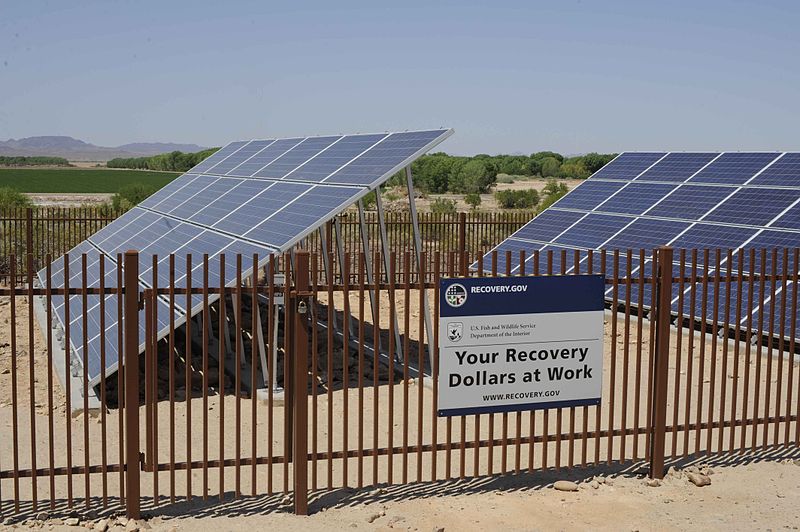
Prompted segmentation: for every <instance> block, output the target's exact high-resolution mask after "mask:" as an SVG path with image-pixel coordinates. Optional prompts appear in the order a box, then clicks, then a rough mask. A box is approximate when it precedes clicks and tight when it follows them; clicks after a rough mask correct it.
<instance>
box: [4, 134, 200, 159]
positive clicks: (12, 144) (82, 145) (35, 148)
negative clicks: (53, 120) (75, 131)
mask: <svg viewBox="0 0 800 532" xmlns="http://www.w3.org/2000/svg"><path fill="white" fill-rule="evenodd" d="M204 149H205V148H204V147H203V146H198V145H197V144H175V143H171V142H134V143H131V144H123V145H122V146H116V147H113V148H112V147H105V146H96V145H94V144H90V143H88V142H84V141H82V140H78V139H74V138H72V137H66V136H44V137H28V138H24V139H9V140H6V141H2V140H0V155H21V156H33V155H46V156H51V157H64V158H65V159H68V160H70V161H108V160H109V159H114V158H117V157H148V156H150V155H158V154H159V153H168V152H171V151H182V152H196V151H201V150H204Z"/></svg>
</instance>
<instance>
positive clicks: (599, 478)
mask: <svg viewBox="0 0 800 532" xmlns="http://www.w3.org/2000/svg"><path fill="white" fill-rule="evenodd" d="M594 479H595V481H597V482H599V483H600V484H605V483H606V477H594Z"/></svg>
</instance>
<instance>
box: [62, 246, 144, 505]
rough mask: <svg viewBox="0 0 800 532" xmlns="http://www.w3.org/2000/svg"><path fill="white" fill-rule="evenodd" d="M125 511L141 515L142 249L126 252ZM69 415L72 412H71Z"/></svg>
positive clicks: (124, 324)
mask: <svg viewBox="0 0 800 532" xmlns="http://www.w3.org/2000/svg"><path fill="white" fill-rule="evenodd" d="M124 274H125V302H124V305H125V316H124V320H123V326H124V328H125V436H126V438H125V471H126V474H125V491H126V493H127V497H126V498H125V514H126V515H127V516H128V519H139V505H140V501H139V281H138V279H139V253H138V252H136V251H126V252H125V267H124ZM67 415H69V413H67Z"/></svg>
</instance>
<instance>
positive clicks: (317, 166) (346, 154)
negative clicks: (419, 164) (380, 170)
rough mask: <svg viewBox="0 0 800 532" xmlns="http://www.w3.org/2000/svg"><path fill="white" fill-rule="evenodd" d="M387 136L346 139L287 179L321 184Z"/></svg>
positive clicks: (356, 136) (349, 137)
mask: <svg viewBox="0 0 800 532" xmlns="http://www.w3.org/2000/svg"><path fill="white" fill-rule="evenodd" d="M386 136H387V135H385V134H380V135H349V136H347V137H344V138H343V139H341V140H340V141H339V142H337V143H336V144H333V145H332V146H330V147H329V148H328V149H327V150H325V151H324V152H322V153H320V154H319V155H318V156H317V157H315V158H313V159H311V160H310V161H308V162H307V163H306V164H304V165H303V166H300V167H299V168H297V169H296V170H294V171H292V172H291V173H290V174H288V175H287V176H286V178H287V179H297V180H299V181H312V182H315V183H319V182H321V181H322V180H323V179H325V178H327V177H328V176H330V175H331V174H332V173H334V172H336V171H337V170H338V169H339V168H341V167H343V166H345V165H346V164H347V163H349V162H350V161H352V160H353V159H354V158H356V157H358V156H359V155H361V154H362V153H363V152H364V151H366V150H368V149H370V148H371V147H372V146H374V145H375V144H376V143H377V142H379V141H380V140H382V139H384V138H385V137H386Z"/></svg>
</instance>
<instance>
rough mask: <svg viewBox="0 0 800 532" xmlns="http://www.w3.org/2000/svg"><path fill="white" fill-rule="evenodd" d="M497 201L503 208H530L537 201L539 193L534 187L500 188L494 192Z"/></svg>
mask: <svg viewBox="0 0 800 532" xmlns="http://www.w3.org/2000/svg"><path fill="white" fill-rule="evenodd" d="M494 197H495V199H496V200H497V203H498V204H499V205H500V207H501V208H503V209H530V208H531V207H535V206H536V205H537V204H538V203H539V193H538V192H537V191H536V190H535V189H532V188H531V189H528V190H500V191H498V192H495V193H494Z"/></svg>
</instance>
